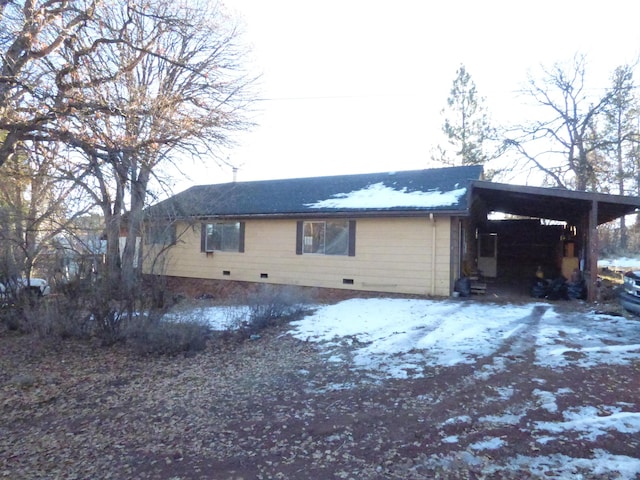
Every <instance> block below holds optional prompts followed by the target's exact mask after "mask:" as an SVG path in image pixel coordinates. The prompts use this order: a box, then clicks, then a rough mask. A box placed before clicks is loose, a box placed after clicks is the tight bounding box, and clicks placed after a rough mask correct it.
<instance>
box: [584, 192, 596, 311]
mask: <svg viewBox="0 0 640 480" xmlns="http://www.w3.org/2000/svg"><path fill="white" fill-rule="evenodd" d="M587 238H588V245H587V247H588V248H587V252H588V255H589V265H588V267H589V280H588V284H587V301H588V302H595V301H596V299H597V286H598V201H597V200H592V201H591V210H590V211H589V235H588V237H587Z"/></svg>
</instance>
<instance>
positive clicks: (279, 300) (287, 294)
mask: <svg viewBox="0 0 640 480" xmlns="http://www.w3.org/2000/svg"><path fill="white" fill-rule="evenodd" d="M311 298H312V294H311V292H310V291H309V290H306V289H301V288H298V287H291V286H276V285H264V284H263V285H260V286H259V287H258V288H257V290H256V291H254V292H251V293H249V294H248V298H247V301H246V305H247V307H248V309H249V318H248V320H247V321H245V322H244V323H245V324H244V325H243V330H244V331H245V333H246V334H248V335H252V334H255V333H257V332H259V331H261V330H263V329H265V328H267V327H270V326H273V325H277V324H278V323H281V322H284V321H288V320H291V319H293V318H295V317H298V316H300V315H301V314H303V313H304V312H306V311H307V310H309V305H310V304H311Z"/></svg>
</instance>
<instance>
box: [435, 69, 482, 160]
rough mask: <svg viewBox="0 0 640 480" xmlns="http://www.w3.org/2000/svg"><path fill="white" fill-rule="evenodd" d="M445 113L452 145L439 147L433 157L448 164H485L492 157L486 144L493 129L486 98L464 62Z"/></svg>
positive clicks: (448, 135)
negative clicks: (481, 93) (487, 152)
mask: <svg viewBox="0 0 640 480" xmlns="http://www.w3.org/2000/svg"><path fill="white" fill-rule="evenodd" d="M441 113H442V115H443V116H444V124H443V126H442V131H443V133H444V134H445V135H446V137H447V143H448V146H447V147H446V148H443V147H440V146H438V149H437V150H438V152H437V154H436V155H434V156H433V160H435V161H437V162H442V163H445V164H447V165H482V164H485V163H486V162H487V161H488V160H490V157H489V156H488V155H487V154H486V152H485V147H486V142H487V141H488V140H490V139H491V138H492V136H493V129H492V128H491V126H490V124H489V119H488V114H487V111H486V108H485V107H484V98H483V97H480V96H479V95H478V92H477V89H476V84H475V82H474V81H473V80H472V79H471V75H470V74H469V72H467V70H466V68H465V67H464V65H461V66H460V68H459V69H458V70H457V71H456V78H455V79H454V81H453V85H452V87H451V91H450V94H449V98H447V106H446V107H445V108H444V109H442V112H441Z"/></svg>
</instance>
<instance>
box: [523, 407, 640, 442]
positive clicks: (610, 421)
mask: <svg viewBox="0 0 640 480" xmlns="http://www.w3.org/2000/svg"><path fill="white" fill-rule="evenodd" d="M563 417H564V418H565V421H564V422H537V423H536V428H537V429H540V430H545V431H547V432H552V433H562V432H565V431H567V430H571V431H575V432H580V438H583V439H587V440H591V441H593V440H595V439H596V438H598V437H599V436H601V435H605V434H606V433H607V432H609V431H618V432H622V433H638V432H640V413H637V412H622V411H620V409H619V408H618V407H601V408H596V407H593V406H587V407H581V408H577V409H572V410H567V411H565V412H563Z"/></svg>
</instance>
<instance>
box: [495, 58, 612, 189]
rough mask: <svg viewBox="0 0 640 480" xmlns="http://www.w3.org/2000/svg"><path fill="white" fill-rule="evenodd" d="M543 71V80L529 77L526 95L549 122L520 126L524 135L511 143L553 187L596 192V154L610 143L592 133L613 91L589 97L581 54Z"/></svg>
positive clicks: (545, 120) (513, 139) (583, 60)
mask: <svg viewBox="0 0 640 480" xmlns="http://www.w3.org/2000/svg"><path fill="white" fill-rule="evenodd" d="M543 73H544V76H543V78H542V79H541V80H538V79H535V78H533V77H530V79H529V86H528V88H527V89H526V90H525V92H524V94H525V95H526V96H527V97H529V98H530V99H531V100H533V102H534V104H535V105H537V106H539V107H542V109H543V115H544V116H545V117H546V118H545V119H544V120H537V121H534V122H532V123H531V124H528V125H523V126H521V127H520V130H521V135H520V136H519V137H518V138H512V139H509V140H507V143H508V144H509V145H510V146H512V147H515V148H516V149H517V151H518V152H519V153H520V154H521V157H522V158H524V160H525V162H526V163H530V164H532V165H533V167H534V168H535V169H537V170H538V171H541V172H543V173H544V174H545V175H546V176H547V179H548V180H550V181H551V183H552V184H553V185H555V186H557V187H563V188H575V189H576V190H587V189H588V188H589V187H591V188H593V186H594V185H596V184H597V180H598V179H597V175H596V166H595V163H594V160H595V158H597V154H596V152H597V151H598V150H600V149H603V148H604V147H605V145H606V139H604V138H600V137H599V136H597V135H594V131H595V125H596V120H597V118H598V117H599V116H601V115H602V114H603V112H604V110H605V108H606V107H607V106H608V105H609V103H610V102H611V99H612V97H613V94H614V93H613V92H612V91H606V92H605V93H604V94H603V95H601V96H595V97H594V96H592V95H589V92H588V90H587V89H586V86H585V75H586V66H585V58H584V57H583V56H576V57H575V58H574V59H573V62H572V63H570V64H569V65H563V64H555V65H554V66H553V67H552V68H551V69H543Z"/></svg>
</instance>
